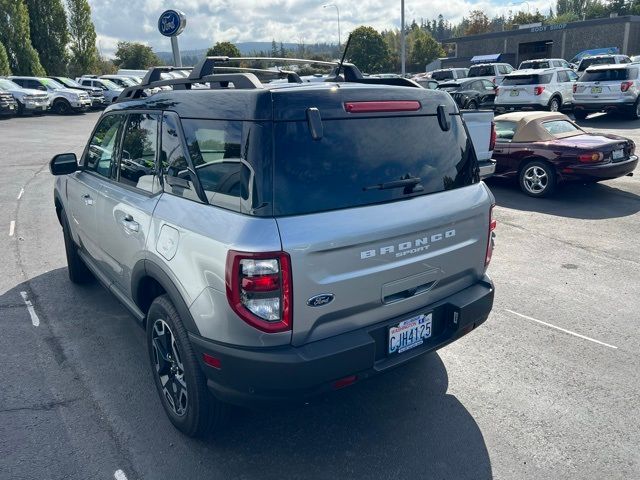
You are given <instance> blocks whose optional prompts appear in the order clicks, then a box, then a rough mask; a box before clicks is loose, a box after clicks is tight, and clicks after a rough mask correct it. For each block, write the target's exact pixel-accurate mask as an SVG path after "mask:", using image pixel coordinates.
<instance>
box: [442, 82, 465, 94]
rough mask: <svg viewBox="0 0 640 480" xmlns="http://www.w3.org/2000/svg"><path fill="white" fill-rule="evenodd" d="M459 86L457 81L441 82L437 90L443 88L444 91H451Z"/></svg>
mask: <svg viewBox="0 0 640 480" xmlns="http://www.w3.org/2000/svg"><path fill="white" fill-rule="evenodd" d="M458 88H460V84H459V83H441V84H440V85H438V90H444V91H445V92H453V91H454V90H457V89H458Z"/></svg>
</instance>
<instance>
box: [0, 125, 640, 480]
mask: <svg viewBox="0 0 640 480" xmlns="http://www.w3.org/2000/svg"><path fill="white" fill-rule="evenodd" d="M98 115H99V114H98V113H89V114H86V115H73V116H69V117H58V116H54V115H48V116H43V117H35V118H31V117H24V118H15V119H9V120H0V152H1V153H0V168H2V170H3V172H4V173H3V175H0V250H1V251H2V252H3V256H2V263H1V265H2V267H1V271H0V328H1V329H2V333H1V334H0V364H1V365H2V366H3V368H2V373H3V379H2V388H0V479H12V480H13V479H31V478H34V479H36V478H37V479H52V480H53V479H113V478H116V479H118V480H121V479H123V478H128V479H138V478H139V479H159V478H167V479H170V478H172V479H183V478H184V479H198V478H207V479H227V478H229V479H230V478H234V479H236V478H238V479H254V478H255V479H269V478H277V479H286V478H317V479H330V478H337V479H342V478H345V479H347V478H348V479H351V478H354V479H356V478H366V479H385V478H389V479H391V478H393V479H395V478H429V479H431V478H433V479H488V478H496V479H558V478H562V479H602V478H607V479H618V478H619V479H631V478H640V448H638V447H639V446H640V407H639V406H638V401H637V399H638V398H640V357H639V355H638V345H639V344H640V333H639V330H638V329H637V328H636V327H637V326H638V324H639V323H640V313H639V312H640V260H639V255H638V251H639V249H638V238H640V213H639V212H640V169H639V170H636V172H635V173H636V176H634V177H625V178H622V179H617V180H612V181H606V182H602V183H600V184H592V185H570V186H567V187H565V188H562V189H561V190H560V191H559V192H558V194H557V195H556V196H555V197H554V198H552V199H546V200H543V199H531V198H528V197H526V196H524V195H523V194H521V193H520V191H519V190H518V189H517V188H516V186H515V185H513V184H510V183H507V182H504V181H496V180H493V181H491V180H490V182H489V183H490V186H491V188H492V190H493V192H494V194H495V196H496V201H497V209H496V213H497V219H498V230H497V249H496V251H495V253H494V257H493V262H492V265H491V267H490V269H489V274H490V275H491V276H492V277H493V279H494V281H495V284H496V301H495V305H494V310H493V313H492V314H491V316H490V317H489V320H488V321H487V322H486V323H485V324H484V325H482V326H481V327H480V328H478V329H477V330H476V331H474V332H472V333H471V334H470V335H468V336H466V337H465V338H463V339H461V340H460V341H458V342H456V343H454V344H452V345H450V346H448V347H445V348H444V349H442V350H440V351H438V352H437V353H435V354H431V355H428V356H425V357H422V358H421V359H420V360H418V361H416V362H414V363H412V364H410V365H409V366H408V367H407V368H403V369H400V370H396V371H393V372H391V373H389V374H388V375H384V376H380V377H377V378H374V379H372V380H370V381H366V382H362V383H359V384H357V385H355V386H353V387H350V388H347V389H344V390H341V391H338V392H335V393H334V394H331V395H328V396H325V397H321V398H319V399H317V400H315V401H314V402H312V403H311V404H309V405H306V406H304V407H300V408H293V409H289V408H287V409H284V408H283V409H278V408H270V409H264V410H260V411H248V410H240V409H238V410H234V412H233V415H232V418H231V420H230V421H229V422H228V424H227V425H226V427H225V429H224V430H223V431H221V432H220V433H219V434H218V435H216V436H212V437H210V438H206V439H204V440H192V439H189V438H186V437H184V436H182V435H181V434H180V433H178V432H177V431H176V430H175V429H174V428H173V426H172V425H171V424H170V423H169V420H168V419H167V418H166V416H165V414H164V412H163V410H162V407H161V405H160V402H159V401H158V398H157V394H156V391H155V388H154V385H153V379H152V377H151V374H150V372H149V368H148V360H147V356H146V351H145V342H144V333H143V331H142V330H141V329H140V328H139V327H138V326H137V325H136V323H135V322H134V321H133V319H132V318H131V317H130V315H129V314H128V313H127V311H125V309H124V308H123V307H121V306H120V305H119V304H118V302H117V301H116V299H115V297H113V296H112V295H111V294H109V293H108V292H107V291H106V290H104V289H103V288H101V287H100V286H98V285H97V284H96V285H93V286H88V287H78V286H75V285H73V284H71V283H70V282H69V280H68V278H67V272H66V262H65V256H64V247H63V240H62V234H61V229H60V226H59V225H58V223H57V219H56V216H55V211H54V208H53V198H52V188H53V177H52V176H51V175H50V174H49V172H48V168H47V164H48V161H49V159H50V158H51V156H52V155H53V154H54V153H62V152H67V151H74V152H76V153H77V154H80V152H81V150H82V148H83V146H84V144H85V142H86V140H87V138H88V135H89V133H90V130H91V129H92V128H93V126H94V124H95V121H96V119H97V118H98ZM581 124H582V125H583V126H584V127H586V128H587V129H589V130H596V131H607V132H612V133H618V134H621V135H625V136H628V137H630V138H632V139H633V140H635V141H636V143H638V144H640V121H636V122H630V121H627V120H624V119H616V118H611V117H607V116H600V117H597V118H592V119H587V120H585V121H583V122H581Z"/></svg>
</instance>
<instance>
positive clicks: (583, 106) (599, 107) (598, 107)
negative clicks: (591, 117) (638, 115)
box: [573, 101, 636, 112]
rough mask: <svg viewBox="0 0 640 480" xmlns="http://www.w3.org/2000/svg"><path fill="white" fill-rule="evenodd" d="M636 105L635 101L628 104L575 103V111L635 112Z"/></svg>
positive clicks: (612, 102)
mask: <svg viewBox="0 0 640 480" xmlns="http://www.w3.org/2000/svg"><path fill="white" fill-rule="evenodd" d="M635 106H636V104H635V101H627V102H614V101H610V102H602V103H600V102H598V103H596V102H593V103H592V102H575V103H574V104H573V109H574V110H583V111H585V112H608V111H611V110H619V111H628V110H633V109H634V108H635Z"/></svg>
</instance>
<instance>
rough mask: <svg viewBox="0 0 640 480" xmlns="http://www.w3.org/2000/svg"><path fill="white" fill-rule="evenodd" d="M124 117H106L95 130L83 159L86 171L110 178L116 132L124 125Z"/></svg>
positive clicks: (116, 137)
mask: <svg viewBox="0 0 640 480" xmlns="http://www.w3.org/2000/svg"><path fill="white" fill-rule="evenodd" d="M124 119H125V116H124V115H108V116H106V117H104V118H103V119H102V121H101V122H100V124H99V125H98V128H96V131H95V133H94V134H93V137H91V141H90V142H89V147H88V149H87V153H86V155H85V158H84V165H85V166H86V167H87V170H90V171H93V172H96V173H98V174H100V175H103V176H105V177H111V159H112V157H113V152H114V149H115V147H116V141H117V139H118V131H119V130H120V127H121V126H122V124H123V123H124Z"/></svg>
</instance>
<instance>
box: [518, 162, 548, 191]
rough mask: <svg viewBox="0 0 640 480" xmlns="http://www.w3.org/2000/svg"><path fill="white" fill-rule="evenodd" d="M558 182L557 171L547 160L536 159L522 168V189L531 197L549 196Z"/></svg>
mask: <svg viewBox="0 0 640 480" xmlns="http://www.w3.org/2000/svg"><path fill="white" fill-rule="evenodd" d="M556 183H557V178H556V172H555V170H554V169H553V167H552V166H551V165H549V164H548V163H546V162H542V161H540V160H534V161H531V162H529V163H527V164H526V165H525V166H524V167H522V169H521V170H520V189H521V190H522V191H523V192H524V193H526V194H527V195H529V196H531V197H548V196H549V195H551V194H552V193H553V192H554V190H555V188H556Z"/></svg>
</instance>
